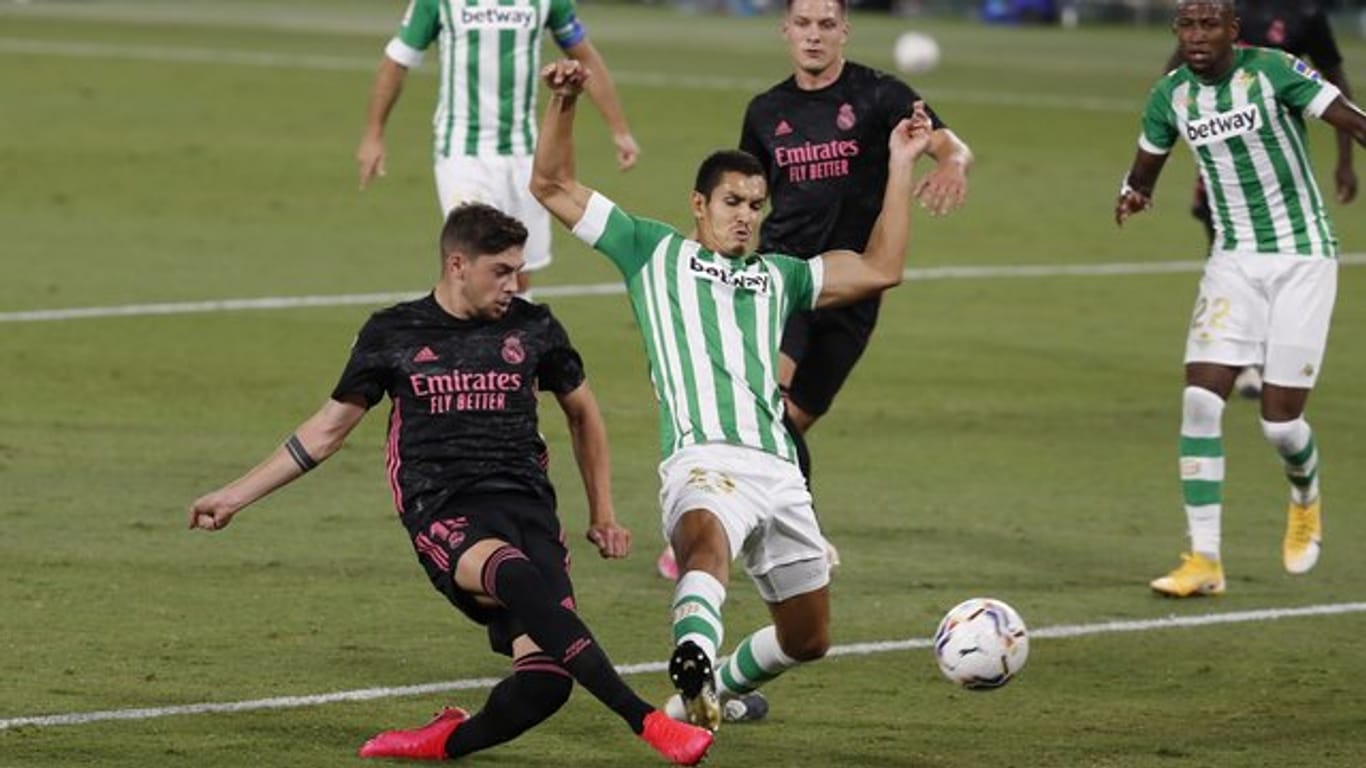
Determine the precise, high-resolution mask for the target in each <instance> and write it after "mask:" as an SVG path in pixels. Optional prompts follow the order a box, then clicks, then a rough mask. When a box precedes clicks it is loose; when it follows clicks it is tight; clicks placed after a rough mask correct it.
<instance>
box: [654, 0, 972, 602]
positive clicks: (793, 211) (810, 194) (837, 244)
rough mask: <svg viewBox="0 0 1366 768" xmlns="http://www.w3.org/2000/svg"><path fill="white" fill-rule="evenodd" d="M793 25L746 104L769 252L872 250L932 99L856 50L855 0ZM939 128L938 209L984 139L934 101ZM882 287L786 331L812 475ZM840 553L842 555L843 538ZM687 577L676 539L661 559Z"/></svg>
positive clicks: (957, 194)
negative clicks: (819, 436) (857, 56)
mask: <svg viewBox="0 0 1366 768" xmlns="http://www.w3.org/2000/svg"><path fill="white" fill-rule="evenodd" d="M782 35H783V39H784V41H785V42H786V43H787V49H788V55H789V57H790V58H791V61H792V67H793V73H792V76H791V77H789V78H787V79H786V80H784V81H782V82H781V83H778V84H777V85H775V86H773V87H772V88H770V89H769V90H767V91H765V92H764V93H761V94H759V95H758V96H755V97H754V99H753V100H751V101H750V103H749V107H748V109H746V110H745V118H744V124H743V126H742V128H741V133H740V149H742V150H744V151H746V152H748V153H750V154H751V155H754V156H755V157H757V158H758V159H759V162H760V163H761V164H762V165H763V167H764V172H765V176H766V178H767V181H768V193H769V199H770V205H771V211H770V213H769V215H768V217H767V218H765V219H764V223H763V226H762V228H761V229H760V233H759V237H760V240H759V250H758V252H759V253H786V254H791V255H793V256H800V257H805V258H810V257H812V256H816V255H818V254H820V253H822V252H825V251H829V250H835V249H848V250H852V251H858V252H862V251H863V250H864V248H865V246H867V244H868V235H869V233H871V232H872V230H873V222H874V221H876V220H877V215H878V211H879V209H880V208H881V205H882V195H881V194H880V192H879V190H881V189H883V188H884V187H885V186H886V184H887V137H888V135H889V134H890V133H891V131H892V128H893V127H894V126H895V125H896V124H897V123H898V122H899V121H900V120H901V119H902V118H904V117H907V116H908V115H910V114H911V105H912V104H914V103H915V102H916V101H919V100H920V96H919V95H918V94H917V93H916V92H915V90H914V89H913V88H911V87H910V86H908V85H906V84H905V83H903V82H901V81H900V80H898V79H897V78H895V77H893V76H891V75H889V74H887V73H885V72H880V71H878V70H875V69H871V68H869V67H865V66H863V65H862V64H858V63H855V62H852V61H847V60H846V59H845V58H844V47H845V45H846V43H847V42H848V40H849V18H848V9H847V6H846V2H845V1H844V0H788V2H787V11H786V14H785V15H784V17H783V24H782ZM929 113H930V120H931V123H932V125H933V126H934V132H933V133H932V134H931V137H930V147H929V150H928V154H929V155H930V156H932V157H933V158H934V159H935V162H936V168H935V169H934V170H933V171H931V172H930V173H927V174H926V175H925V176H923V177H922V178H921V179H920V181H919V182H918V184H917V185H916V189H915V195H916V198H917V199H918V200H919V201H920V203H921V204H922V205H923V206H924V207H925V208H926V209H927V210H929V212H930V213H932V214H935V215H941V214H945V213H948V212H949V211H952V210H954V209H955V208H957V207H959V206H960V205H962V204H963V201H964V199H965V198H966V196H967V173H968V169H969V168H970V167H971V165H972V151H971V150H969V149H968V147H967V145H966V144H964V143H963V142H962V141H961V140H960V139H959V138H958V137H957V136H956V135H954V133H953V132H952V131H951V130H949V129H948V127H947V126H945V125H944V122H943V121H942V120H940V118H939V116H938V115H936V114H935V113H934V110H932V109H931V110H929ZM881 303H882V298H881V296H880V295H879V296H874V297H873V298H870V299H865V300H863V301H860V302H857V303H855V304H852V305H849V306H845V307H837V308H833V309H816V310H809V311H805V312H798V313H797V314H795V315H793V316H792V317H791V319H789V320H788V321H787V326H786V328H785V329H784V332H783V341H782V349H781V355H780V357H779V368H778V377H779V384H780V385H781V387H782V390H783V399H784V403H785V405H786V422H787V426H788V430H789V431H790V432H791V433H792V438H793V440H794V441H795V442H796V444H797V451H798V455H799V460H800V463H801V469H802V474H803V475H805V476H806V478H807V482H808V483H810V480H811V459H810V453H809V451H808V450H807V446H806V440H805V434H806V432H807V431H808V430H810V429H811V427H812V426H813V425H814V424H815V422H816V420H817V419H819V418H820V417H821V416H823V415H825V413H826V411H828V410H829V409H830V404H831V403H832V402H833V401H834V399H835V394H836V393H837V392H839V390H840V387H842V386H843V385H844V382H845V380H846V379H847V378H848V377H849V373H850V372H851V371H853V369H854V364H855V363H857V362H858V359H859V357H860V356H862V355H863V350H864V349H865V348H866V347H867V346H868V340H869V338H871V336H872V333H873V327H874V326H875V325H876V323H877V315H878V308H879V307H880V306H881ZM829 554H830V560H831V565H838V564H839V556H838V553H837V552H836V551H835V549H834V547H831V548H830V551H829ZM657 566H658V568H659V572H660V574H661V575H662V576H664V577H665V578H669V579H674V578H677V573H678V566H677V564H676V563H675V561H674V556H673V551H672V550H670V549H667V548H666V549H665V550H664V552H663V553H661V554H660V556H659V559H658V561H657Z"/></svg>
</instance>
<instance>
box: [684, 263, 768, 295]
mask: <svg viewBox="0 0 1366 768" xmlns="http://www.w3.org/2000/svg"><path fill="white" fill-rule="evenodd" d="M688 271H690V272H692V273H693V276H694V277H697V278H701V279H702V280H710V281H712V282H713V283H720V284H722V285H728V286H730V287H731V288H734V289H735V290H737V291H750V292H751V293H759V294H763V295H767V294H768V285H769V276H768V273H767V272H731V271H730V270H728V269H726V268H725V267H722V266H720V265H719V264H707V263H706V262H703V261H700V260H699V259H698V258H697V257H696V256H690V257H688Z"/></svg>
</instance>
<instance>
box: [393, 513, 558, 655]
mask: <svg viewBox="0 0 1366 768" xmlns="http://www.w3.org/2000/svg"><path fill="white" fill-rule="evenodd" d="M408 533H409V535H410V536H411V538H412V541H413V550H414V551H415V552H416V553H417V559H418V562H420V563H421V564H422V567H423V569H425V570H426V571H427V578H428V579H430V580H431V582H432V586H434V587H436V590H437V591H438V592H440V593H441V594H443V595H445V596H446V599H447V600H449V601H450V603H451V605H454V606H455V607H456V608H458V609H459V610H460V612H461V613H463V614H465V615H466V616H468V617H469V618H470V620H471V621H474V622H475V623H476V624H480V625H482V626H485V627H487V628H488V635H489V647H490V648H492V649H493V650H494V651H495V652H496V653H501V654H503V655H504V656H511V655H512V641H513V639H514V638H516V637H517V636H518V635H524V634H526V628H525V627H523V626H521V622H519V621H517V620H516V619H514V618H513V617H512V615H511V614H510V613H509V612H508V611H507V610H506V609H504V608H502V607H498V606H488V605H480V604H479V603H478V602H477V601H476V600H475V597H474V595H472V594H470V593H469V592H466V591H464V590H462V589H460V587H459V586H457V585H456V583H455V564H456V563H457V562H459V560H460V556H461V555H463V554H464V553H465V552H466V550H468V549H469V548H470V547H471V546H473V545H474V544H475V543H476V542H479V541H484V540H485V539H501V540H503V541H506V542H507V543H509V544H511V545H512V546H514V547H517V548H518V549H520V550H521V551H522V552H523V553H524V554H525V555H526V556H527V558H528V559H529V560H530V561H531V563H532V565H534V566H535V567H536V569H537V570H538V571H540V573H541V578H543V579H545V583H546V585H547V587H548V588H549V590H550V594H551V595H552V596H553V597H554V598H555V601H556V602H558V603H560V604H561V605H564V606H565V607H567V608H569V609H571V610H573V609H574V605H575V603H574V586H573V584H572V583H571V582H570V580H569V550H568V549H567V548H566V547H565V544H564V530H563V528H562V527H561V526H560V520H559V518H558V517H557V516H556V514H555V509H554V506H553V502H551V501H549V500H547V499H543V498H541V497H538V496H533V495H529V494H519V493H505V494H487V495H479V496H467V497H456V498H454V499H452V500H451V501H449V502H448V503H447V504H446V505H445V506H444V507H443V508H442V509H441V511H440V512H438V513H437V514H434V515H431V516H429V517H427V518H426V519H424V520H423V521H421V522H419V523H416V524H413V525H409V526H408Z"/></svg>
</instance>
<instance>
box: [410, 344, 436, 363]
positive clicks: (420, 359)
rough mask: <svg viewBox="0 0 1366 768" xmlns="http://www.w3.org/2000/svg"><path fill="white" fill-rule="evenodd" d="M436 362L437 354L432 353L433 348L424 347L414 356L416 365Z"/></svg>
mask: <svg viewBox="0 0 1366 768" xmlns="http://www.w3.org/2000/svg"><path fill="white" fill-rule="evenodd" d="M436 360H437V357H436V353H435V352H433V351H432V348H431V347H423V348H422V349H419V350H418V351H417V354H416V355H413V362H414V363H434V362H436Z"/></svg>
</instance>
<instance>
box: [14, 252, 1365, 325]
mask: <svg viewBox="0 0 1366 768" xmlns="http://www.w3.org/2000/svg"><path fill="white" fill-rule="evenodd" d="M1338 261H1339V262H1340V263H1341V264H1343V265H1344V266H1347V265H1358V264H1366V253H1349V254H1343V255H1342V256H1340V257H1339V258H1338ZM1204 265H1205V263H1204V262H1203V261H1140V262H1128V263H1124V262H1119V263H1113V264H1019V265H1003V266H961V267H921V268H913V269H908V270H906V271H905V273H904V275H905V278H906V279H907V280H914V281H923V280H984V279H992V278H1017V277H1113V276H1124V275H1159V274H1168V273H1173V272H1199V271H1200V270H1201V269H1203V268H1204ZM625 292H626V287H625V286H624V285H623V284H622V283H593V284H586V285H547V286H544V287H538V288H536V295H537V296H541V297H545V298H556V297H574V296H605V295H612V294H619V293H625ZM423 293H424V292H419V291H393V292H385V293H353V294H338V295H333V296H266V297H262V298H256V299H211V300H206V301H178V302H163V303H157V304H125V305H122V306H112V307H73V308H70V309H30V310H22V311H17V312H0V323H37V322H45V321H53V320H88V319H94V318H104V317H141V316H146V315H188V314H196V313H202V312H235V311H242V310H253V309H298V308H301V307H343V306H350V305H357V304H361V305H369V306H379V305H385V304H393V303H395V302H399V301H407V300H409V299H412V298H416V297H417V296H421V295H422V294H423Z"/></svg>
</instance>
